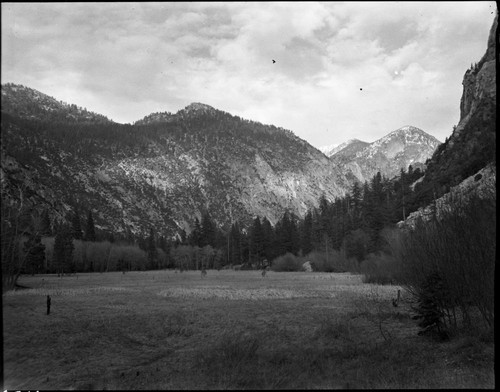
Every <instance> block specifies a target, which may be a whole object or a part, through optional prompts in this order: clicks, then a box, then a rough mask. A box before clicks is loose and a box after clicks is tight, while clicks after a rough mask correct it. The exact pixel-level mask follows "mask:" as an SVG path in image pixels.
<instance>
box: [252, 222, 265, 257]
mask: <svg viewBox="0 0 500 392" xmlns="http://www.w3.org/2000/svg"><path fill="white" fill-rule="evenodd" d="M250 237H251V240H250V243H251V248H250V258H251V259H255V260H257V262H261V261H262V255H263V251H264V247H263V233H262V224H261V223H260V218H259V217H258V216H257V217H255V219H254V220H253V223H252V228H251V230H250Z"/></svg>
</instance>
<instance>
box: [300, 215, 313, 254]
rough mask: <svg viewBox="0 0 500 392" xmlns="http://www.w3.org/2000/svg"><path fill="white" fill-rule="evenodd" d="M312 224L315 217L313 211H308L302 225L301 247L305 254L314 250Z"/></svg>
mask: <svg viewBox="0 0 500 392" xmlns="http://www.w3.org/2000/svg"><path fill="white" fill-rule="evenodd" d="M312 226H313V217H312V212H311V211H307V213H306V215H305V217H304V219H303V221H302V222H301V225H300V248H301V250H302V254H303V255H307V254H309V253H311V252H312V250H313V246H312V229H313V228H312Z"/></svg>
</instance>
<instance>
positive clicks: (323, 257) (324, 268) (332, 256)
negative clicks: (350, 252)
mask: <svg viewBox="0 0 500 392" xmlns="http://www.w3.org/2000/svg"><path fill="white" fill-rule="evenodd" d="M304 260H307V261H310V262H311V266H312V268H313V270H314V271H317V272H358V271H359V268H358V262H357V260H356V259H355V258H349V257H347V256H346V254H345V252H344V251H343V250H340V251H337V250H334V249H329V251H328V256H327V254H326V253H324V252H318V251H313V252H311V253H309V254H308V255H307V256H306V257H305V258H304Z"/></svg>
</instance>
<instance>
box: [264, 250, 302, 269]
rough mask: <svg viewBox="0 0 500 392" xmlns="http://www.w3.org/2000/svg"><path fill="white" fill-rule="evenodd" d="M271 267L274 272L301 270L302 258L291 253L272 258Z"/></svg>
mask: <svg viewBox="0 0 500 392" xmlns="http://www.w3.org/2000/svg"><path fill="white" fill-rule="evenodd" d="M271 269H272V270H273V271H275V272H287V271H302V260H301V259H300V258H299V257H296V256H294V255H293V254H291V253H286V254H284V255H283V256H279V257H278V258H276V259H274V260H273V262H272V264H271Z"/></svg>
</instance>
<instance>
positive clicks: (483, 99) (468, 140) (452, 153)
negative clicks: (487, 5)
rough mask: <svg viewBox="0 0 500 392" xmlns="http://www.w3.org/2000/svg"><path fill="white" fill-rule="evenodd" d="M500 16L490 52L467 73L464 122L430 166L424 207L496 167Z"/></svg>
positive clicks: (423, 185) (462, 111)
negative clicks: (475, 176) (485, 170)
mask: <svg viewBox="0 0 500 392" xmlns="http://www.w3.org/2000/svg"><path fill="white" fill-rule="evenodd" d="M497 27H498V16H497V17H496V18H495V20H494V22H493V25H492V27H491V30H490V35H489V39H488V46H487V49H486V53H485V54H484V56H483V57H482V58H481V60H480V61H479V63H477V64H475V65H473V66H472V67H471V68H470V69H468V70H467V71H466V72H465V75H464V80H463V83H462V84H463V94H462V99H461V101H460V122H459V124H458V125H457V126H456V127H455V128H454V130H453V133H452V134H451V136H450V137H449V138H448V139H447V140H446V141H445V142H444V143H443V144H442V145H440V146H439V148H438V149H437V150H436V151H435V153H434V154H433V155H432V157H431V159H430V160H429V162H428V163H427V170H426V173H425V176H424V178H423V180H422V182H421V183H420V184H419V193H420V198H421V201H422V205H424V204H425V203H426V202H427V203H429V202H430V201H431V200H432V199H433V198H434V197H440V196H442V195H444V194H445V193H446V192H448V191H449V190H450V188H451V187H454V186H457V185H458V184H460V182H461V181H463V180H464V179H465V178H467V177H469V176H471V175H473V174H475V173H477V172H478V171H479V170H481V169H482V168H484V167H485V166H487V165H488V164H491V163H494V164H495V165H496V108H497V105H496V59H495V53H496V42H495V39H496V38H495V37H497V35H496V31H497Z"/></svg>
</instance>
